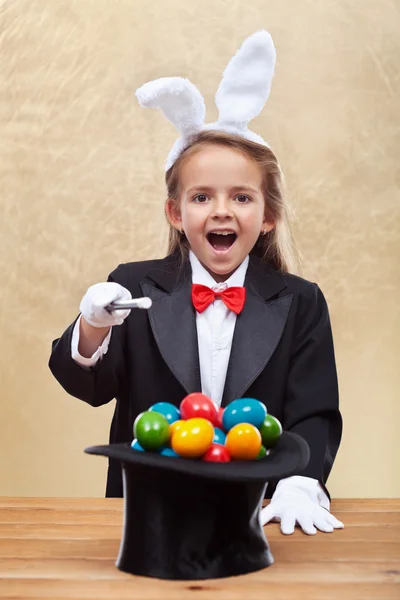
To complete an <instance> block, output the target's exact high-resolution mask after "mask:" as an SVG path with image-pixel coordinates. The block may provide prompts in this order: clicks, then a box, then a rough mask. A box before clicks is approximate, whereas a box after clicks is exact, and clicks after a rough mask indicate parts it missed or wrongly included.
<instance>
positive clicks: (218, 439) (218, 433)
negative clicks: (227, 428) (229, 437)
mask: <svg viewBox="0 0 400 600" xmlns="http://www.w3.org/2000/svg"><path fill="white" fill-rule="evenodd" d="M225 440H226V433H224V432H223V431H222V429H219V427H214V437H213V444H222V445H224V444H225Z"/></svg>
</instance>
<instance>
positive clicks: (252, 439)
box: [225, 423, 261, 460]
mask: <svg viewBox="0 0 400 600" xmlns="http://www.w3.org/2000/svg"><path fill="white" fill-rule="evenodd" d="M225 446H226V447H227V448H228V452H229V454H230V456H231V458H232V459H234V460H254V459H256V458H257V456H258V454H259V452H260V448H261V434H260V432H259V431H258V429H257V427H254V425H251V424H250V423H239V424H238V425H235V426H234V427H232V429H230V430H229V431H228V434H227V436H226V442H225Z"/></svg>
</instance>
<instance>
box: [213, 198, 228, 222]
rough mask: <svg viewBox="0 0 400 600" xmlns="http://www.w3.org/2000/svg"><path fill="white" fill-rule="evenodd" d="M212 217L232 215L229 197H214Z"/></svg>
mask: <svg viewBox="0 0 400 600" xmlns="http://www.w3.org/2000/svg"><path fill="white" fill-rule="evenodd" d="M213 216H214V217H219V218H221V217H230V216H232V206H231V203H230V201H229V198H216V199H215V201H214V205H213Z"/></svg>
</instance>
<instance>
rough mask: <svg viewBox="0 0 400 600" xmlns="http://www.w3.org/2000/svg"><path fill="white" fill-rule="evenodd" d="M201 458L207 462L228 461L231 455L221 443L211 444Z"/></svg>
mask: <svg viewBox="0 0 400 600" xmlns="http://www.w3.org/2000/svg"><path fill="white" fill-rule="evenodd" d="M202 460H205V461H207V462H230V460H231V457H230V454H229V452H228V449H227V448H226V447H225V446H222V444H211V446H210V447H209V449H208V450H207V452H206V453H205V454H204V456H203V459H202Z"/></svg>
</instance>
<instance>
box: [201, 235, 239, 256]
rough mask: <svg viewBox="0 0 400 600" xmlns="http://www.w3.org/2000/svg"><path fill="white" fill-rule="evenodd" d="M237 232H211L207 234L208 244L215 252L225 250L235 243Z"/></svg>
mask: <svg viewBox="0 0 400 600" xmlns="http://www.w3.org/2000/svg"><path fill="white" fill-rule="evenodd" d="M236 238H237V234H236V233H233V232H228V231H227V232H218V233H216V232H213V231H211V232H210V233H208V234H207V240H208V242H209V244H210V245H211V246H212V247H213V248H214V250H215V251H216V252H227V251H228V250H229V249H230V248H231V246H233V244H234V243H235V241H236Z"/></svg>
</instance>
